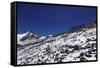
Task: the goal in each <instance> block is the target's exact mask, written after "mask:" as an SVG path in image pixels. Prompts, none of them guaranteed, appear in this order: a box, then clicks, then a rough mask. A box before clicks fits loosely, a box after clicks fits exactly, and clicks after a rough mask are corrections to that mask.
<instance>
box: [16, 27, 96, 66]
mask: <svg viewBox="0 0 100 68" xmlns="http://www.w3.org/2000/svg"><path fill="white" fill-rule="evenodd" d="M32 37H34V36H33V34H30V33H29V34H28V36H27V37H25V39H27V38H32ZM35 37H36V36H35ZM25 39H24V40H22V42H23V41H24V42H25ZM28 40H29V39H28ZM31 40H33V38H32V39H30V41H31ZM32 42H33V41H31V42H29V41H28V42H27V43H32ZM27 43H26V44H27ZM96 45H97V43H96V27H91V28H88V29H83V30H80V31H77V32H71V33H66V32H65V33H62V34H60V35H57V36H50V37H43V38H42V39H40V38H38V39H35V42H34V43H32V44H27V45H25V46H21V45H20V46H19V47H18V48H17V64H18V65H23V64H41V63H59V62H74V61H90V60H96V56H97V55H96V53H97V52H96V51H97V49H96Z"/></svg>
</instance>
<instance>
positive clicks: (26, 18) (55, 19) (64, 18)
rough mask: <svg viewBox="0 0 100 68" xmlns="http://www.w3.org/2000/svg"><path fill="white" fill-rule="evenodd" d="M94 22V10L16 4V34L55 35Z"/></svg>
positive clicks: (89, 8) (90, 8)
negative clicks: (29, 32)
mask: <svg viewBox="0 0 100 68" xmlns="http://www.w3.org/2000/svg"><path fill="white" fill-rule="evenodd" d="M94 20H96V8H92V7H75V6H54V5H36V4H27V3H26V4H25V3H18V4H17V33H24V32H27V31H33V32H35V33H37V34H39V35H49V34H57V33H60V32H64V31H68V30H69V28H70V27H73V26H77V25H80V24H88V23H89V22H91V21H94Z"/></svg>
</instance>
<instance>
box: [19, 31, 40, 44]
mask: <svg viewBox="0 0 100 68" xmlns="http://www.w3.org/2000/svg"><path fill="white" fill-rule="evenodd" d="M38 37H39V35H37V34H35V33H33V32H32V31H28V32H26V33H24V34H18V35H17V44H18V45H27V44H30V43H33V42H35V41H36V39H37V38H38Z"/></svg>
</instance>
